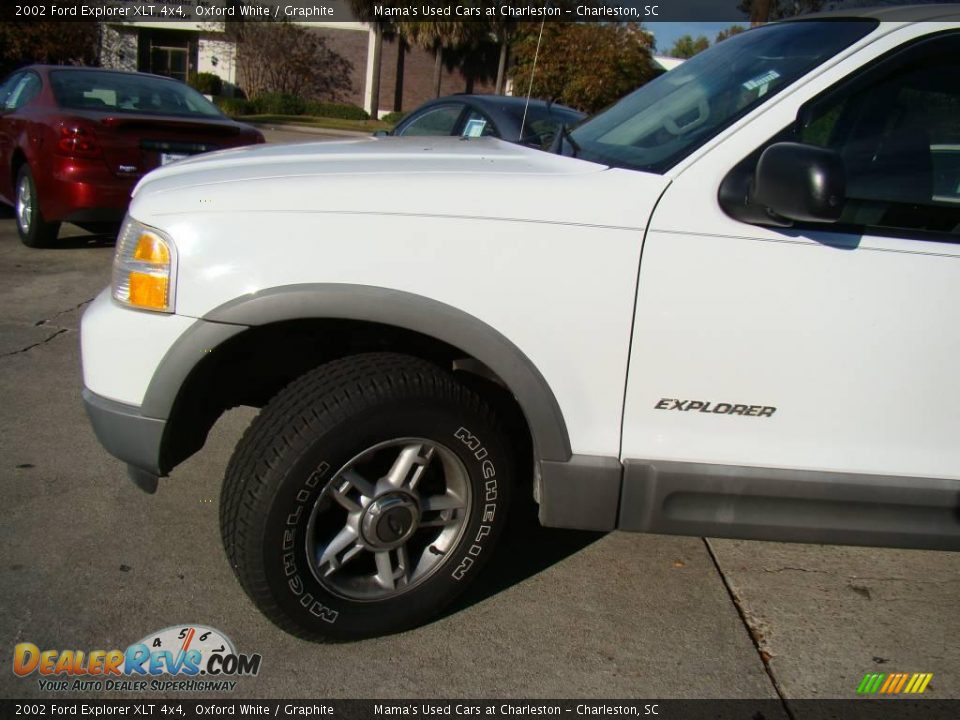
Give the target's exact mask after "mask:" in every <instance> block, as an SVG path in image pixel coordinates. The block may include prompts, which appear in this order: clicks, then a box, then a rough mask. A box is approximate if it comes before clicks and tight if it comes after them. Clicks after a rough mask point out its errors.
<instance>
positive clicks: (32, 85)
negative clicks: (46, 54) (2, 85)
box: [3, 72, 43, 110]
mask: <svg viewBox="0 0 960 720" xmlns="http://www.w3.org/2000/svg"><path fill="white" fill-rule="evenodd" d="M42 87H43V86H42V84H41V82H40V77H39V76H38V75H36V74H35V73H32V72H27V73H24V74H23V75H22V76H21V77H20V80H19V81H18V82H16V83H14V84H13V85H12V87H11V88H10V92H9V94H8V95H7V97H6V98H5V99H4V103H3V107H4V109H5V110H16V109H18V108H22V107H23V106H24V105H26V104H27V103H28V102H30V101H31V100H33V99H34V98H35V97H36V96H37V95H39V94H40V89H41V88H42Z"/></svg>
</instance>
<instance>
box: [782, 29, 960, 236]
mask: <svg viewBox="0 0 960 720" xmlns="http://www.w3.org/2000/svg"><path fill="white" fill-rule="evenodd" d="M957 78H960V34H958V33H950V34H946V35H941V36H939V37H937V38H934V39H929V40H926V41H923V42H921V43H920V44H919V45H916V46H914V47H913V48H911V49H909V50H907V51H905V52H903V53H901V54H900V55H898V56H895V57H893V58H891V59H889V60H888V61H887V62H886V63H885V64H884V65H882V66H880V67H879V68H877V71H876V72H871V73H869V74H868V76H867V77H866V78H865V82H860V83H858V84H856V85H855V86H853V87H847V88H842V87H841V88H839V89H838V90H836V91H832V92H830V93H829V94H828V95H827V96H825V97H823V98H822V99H820V100H818V101H816V102H815V103H814V104H813V105H811V106H810V107H809V109H808V110H807V111H806V112H805V113H804V114H803V117H804V122H803V123H802V125H801V127H800V128H799V129H798V131H797V132H798V135H799V138H798V139H799V140H800V141H801V142H805V143H809V144H814V145H820V146H822V147H829V148H832V149H834V150H836V151H837V152H838V153H840V156H841V157H842V158H843V161H844V165H845V168H846V173H847V202H846V205H845V208H844V213H843V216H842V218H841V220H840V223H841V224H848V225H856V226H866V227H874V228H890V229H907V230H920V231H928V232H939V233H948V234H951V235H960V82H958V81H957Z"/></svg>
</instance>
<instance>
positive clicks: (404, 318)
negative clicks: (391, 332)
mask: <svg viewBox="0 0 960 720" xmlns="http://www.w3.org/2000/svg"><path fill="white" fill-rule="evenodd" d="M310 318H327V319H338V320H359V321H366V322H377V323H382V324H385V325H394V326H396V327H401V328H404V329H406V330H413V331H414V332H419V333H422V334H424V335H429V336H431V337H434V338H436V339H437V340H441V341H443V342H445V343H447V344H449V345H452V346H454V347H456V348H459V349H460V350H462V351H464V353H466V354H469V355H472V356H473V357H474V358H476V359H477V360H479V361H480V362H482V363H483V364H484V365H486V366H487V367H489V368H490V369H491V370H493V371H494V372H495V373H496V374H497V375H498V376H499V377H500V379H501V380H503V382H504V383H505V384H506V385H507V387H508V388H509V389H510V391H511V392H512V393H513V395H514V397H516V399H517V402H518V403H519V404H520V408H521V409H522V410H523V413H524V415H525V416H526V419H527V423H528V424H529V426H530V431H531V434H532V435H533V441H534V445H535V451H536V453H537V455H538V457H539V458H540V459H541V460H551V461H556V462H566V461H567V460H569V459H570V455H571V451H570V438H569V435H568V434H567V427H566V423H565V422H564V419H563V414H562V412H561V411H560V406H559V404H558V403H557V399H556V397H555V396H554V394H553V391H552V390H551V389H550V386H549V385H548V384H547V381H546V380H545V379H544V377H543V375H541V374H540V371H539V370H537V368H536V366H534V364H533V363H532V362H531V361H530V359H529V358H528V357H527V356H526V355H524V353H523V351H522V350H520V348H518V347H517V346H516V345H514V344H513V343H512V342H511V341H510V340H508V339H507V338H506V337H504V336H503V335H502V334H501V333H500V332H499V331H497V330H496V329H494V328H493V327H491V326H490V325H488V324H486V323H485V322H483V321H481V320H479V319H478V318H476V317H474V316H473V315H470V314H468V313H466V312H463V311H462V310H458V309H457V308H455V307H453V306H451V305H447V304H445V303H442V302H439V301H437V300H432V299H430V298H426V297H422V296H420V295H414V294H412V293H407V292H402V291H399V290H392V289H388V288H382V287H374V286H370V285H352V284H346V283H344V284H327V283H322V284H312V283H311V284H301V285H287V286H282V287H277V288H270V289H269V290H264V291H263V292H257V293H253V294H250V295H244V296H242V297H239V298H236V299H234V300H231V301H230V302H228V303H226V304H224V305H221V306H220V307H217V308H215V309H213V310H211V311H210V312H208V313H207V314H206V315H205V316H204V317H203V320H205V321H209V322H213V323H226V324H230V325H246V326H256V325H267V324H270V323H274V322H281V321H284V320H302V319H310Z"/></svg>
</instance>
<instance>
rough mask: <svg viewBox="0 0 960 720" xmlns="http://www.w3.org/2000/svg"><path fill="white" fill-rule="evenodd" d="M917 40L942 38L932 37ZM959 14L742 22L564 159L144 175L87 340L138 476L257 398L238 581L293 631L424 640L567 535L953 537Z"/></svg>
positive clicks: (428, 150)
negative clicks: (511, 516)
mask: <svg viewBox="0 0 960 720" xmlns="http://www.w3.org/2000/svg"><path fill="white" fill-rule="evenodd" d="M918 21H919V22H918ZM958 77H960V8H958V6H952V7H947V6H942V5H940V6H927V7H926V8H922V9H913V10H906V9H902V8H901V9H891V10H887V11H883V12H881V13H879V14H873V15H866V16H863V17H856V18H847V19H846V20H845V21H842V22H837V21H826V20H803V21H794V22H786V23H782V24H773V25H769V26H766V27H761V28H757V29H754V30H750V31H748V32H745V33H743V34H741V35H738V36H736V37H733V38H731V39H729V40H726V41H724V42H722V43H720V44H718V45H716V46H715V47H713V48H711V49H710V50H708V51H706V52H704V53H702V54H701V55H698V56H696V57H695V58H693V59H692V60H690V61H688V62H687V63H685V64H683V65H682V66H680V67H679V68H678V69H675V70H673V71H672V72H670V73H667V74H666V75H663V76H662V77H660V78H658V79H657V80H655V81H653V82H651V83H650V84H648V85H646V86H644V87H642V88H640V89H639V90H637V91H636V92H634V93H633V94H631V95H630V96H628V97H626V98H624V99H623V100H622V101H621V102H619V103H618V104H617V105H615V106H613V107H612V108H610V109H609V110H607V111H605V112H603V113H601V114H600V115H598V116H596V117H594V118H593V119H591V120H590V121H588V122H587V123H585V124H584V125H582V126H581V127H579V128H577V129H576V130H574V131H572V132H564V133H562V134H561V136H560V137H559V138H558V140H557V141H556V145H555V147H554V152H553V153H545V152H541V151H538V150H533V149H529V148H525V147H520V146H517V145H510V144H507V143H504V142H501V141H498V140H495V139H489V138H481V139H475V140H461V139H456V138H451V139H447V138H439V139H434V138H429V139H423V138H409V139H406V138H369V139H368V138H364V139H357V140H350V141H346V142H333V143H314V144H305V145H295V146H273V147H271V146H266V147H264V146H261V147H256V148H242V149H237V150H229V151H224V152H220V153H214V154H212V155H209V156H205V157H202V158H196V159H188V160H184V161H181V162H178V163H175V164H173V165H170V166H167V167H164V168H162V169H159V170H157V171H155V172H152V173H150V174H149V175H148V176H147V177H145V178H144V179H143V180H142V181H141V182H140V184H139V186H138V187H137V188H136V190H135V192H134V196H133V201H132V203H131V205H130V209H129V214H128V216H127V218H126V220H125V223H124V226H123V228H122V230H121V234H120V237H119V239H118V242H117V249H116V257H115V261H114V275H113V284H112V287H111V288H109V289H107V290H105V291H104V292H103V293H102V294H101V295H100V296H99V297H98V298H97V299H96V301H95V302H94V303H93V304H92V305H91V306H90V308H89V309H88V310H87V312H86V314H85V315H84V318H83V328H82V343H83V369H84V383H85V386H86V387H85V390H84V399H85V402H86V406H87V409H88V412H89V415H90V418H91V420H92V422H93V426H94V428H95V430H96V433H97V435H98V437H99V439H100V441H101V442H102V443H103V445H104V446H105V447H106V448H107V449H108V450H109V451H110V452H111V453H112V454H113V455H115V456H116V457H118V458H120V459H121V460H123V461H125V462H126V463H128V465H129V466H130V473H131V476H132V477H133V479H134V480H136V481H137V482H138V484H140V485H141V486H143V487H147V488H150V489H155V488H156V485H157V478H159V477H162V476H165V475H167V474H168V473H170V471H171V470H173V468H174V467H176V466H177V464H178V463H180V462H182V461H183V460H184V459H185V458H187V457H189V456H190V455H191V454H192V453H194V452H196V450H198V449H199V448H200V447H201V446H202V445H203V443H204V440H205V438H206V435H207V432H208V430H209V429H210V427H211V426H212V424H213V423H214V422H215V421H216V419H217V418H218V417H219V416H220V415H221V414H222V412H223V411H224V410H225V409H227V408H230V407H234V406H237V405H250V406H255V407H261V408H262V410H261V411H260V414H259V415H258V416H257V418H256V419H255V420H254V421H253V423H252V425H251V426H250V428H249V429H248V430H247V432H246V434H245V435H244V437H243V439H242V440H241V441H240V443H239V445H238V446H237V448H236V451H235V453H234V456H233V458H232V460H231V461H230V464H229V466H228V468H227V470H226V478H225V480H224V484H223V488H222V496H221V503H220V513H221V527H222V535H223V541H224V544H225V546H226V552H227V556H228V557H229V560H230V564H231V565H232V567H233V568H234V570H235V572H236V574H237V577H238V578H239V580H240V583H241V585H242V586H243V588H244V589H245V590H246V592H247V593H248V594H249V596H250V597H251V598H252V599H253V601H254V602H255V603H256V604H257V605H258V606H259V608H260V609H261V610H262V611H263V612H264V613H265V614H266V615H267V616H269V617H270V618H271V619H272V620H273V621H274V622H276V623H277V624H278V625H279V626H281V627H283V628H285V629H287V630H289V631H291V632H294V633H297V634H299V635H302V636H306V637H332V638H352V637H360V636H364V635H371V634H377V633H384V632H390V631H394V630H398V629H401V628H406V627H410V626H412V625H415V624H417V623H420V622H423V621H425V620H426V619H428V618H430V617H431V616H433V615H435V614H436V613H437V612H438V611H439V609H440V608H441V607H442V606H444V604H446V603H448V602H449V601H450V600H451V599H452V598H453V597H454V596H455V595H456V594H457V593H458V592H460V591H461V590H462V589H463V587H464V586H465V585H466V584H467V583H468V582H469V581H470V580H471V579H472V578H473V577H474V576H475V575H476V574H477V572H478V571H479V569H480V567H481V566H482V565H483V563H484V562H485V561H486V560H487V559H488V558H489V556H490V554H491V552H492V550H493V545H494V543H495V542H496V541H497V537H498V535H499V534H500V531H501V528H502V527H503V524H504V521H505V517H506V511H507V506H508V503H509V500H510V496H511V493H513V492H516V491H518V490H519V489H520V488H523V487H524V486H525V484H526V481H528V480H530V479H531V478H532V492H533V493H534V495H535V497H536V499H537V501H538V502H539V506H540V509H539V512H540V520H541V522H542V523H543V524H544V525H548V526H557V527H572V528H591V529H598V530H613V529H616V528H619V529H621V530H635V531H650V532H663V533H680V534H691V535H704V534H709V535H715V536H729V537H741V538H767V539H776V540H792V541H808V542H837V543H851V544H872V545H891V546H903V547H916V548H949V549H960V500H958V498H960V474H958V471H960V442H958V431H960V383H958V382H957V363H958V359H960V244H958V241H960V125H958V121H957V118H958V117H960V84H958V82H957V78H958Z"/></svg>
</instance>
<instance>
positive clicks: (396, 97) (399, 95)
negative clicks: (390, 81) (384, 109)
mask: <svg viewBox="0 0 960 720" xmlns="http://www.w3.org/2000/svg"><path fill="white" fill-rule="evenodd" d="M406 58H407V41H406V40H404V39H403V38H402V37H398V38H397V84H396V85H395V86H394V89H393V111H394V112H400V111H401V110H403V65H404V62H406Z"/></svg>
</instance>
